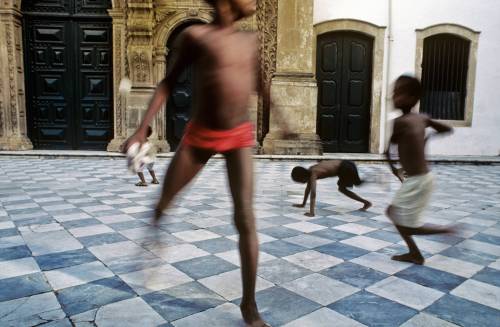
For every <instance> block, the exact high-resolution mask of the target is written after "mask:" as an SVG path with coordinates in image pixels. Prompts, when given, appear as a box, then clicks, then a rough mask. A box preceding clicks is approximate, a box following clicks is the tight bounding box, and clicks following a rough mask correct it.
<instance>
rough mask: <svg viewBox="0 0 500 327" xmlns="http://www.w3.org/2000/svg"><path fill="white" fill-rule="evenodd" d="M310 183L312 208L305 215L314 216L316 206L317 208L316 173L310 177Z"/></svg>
mask: <svg viewBox="0 0 500 327" xmlns="http://www.w3.org/2000/svg"><path fill="white" fill-rule="evenodd" d="M308 185H310V186H311V199H310V204H309V205H310V208H309V212H307V213H306V214H305V215H306V216H308V217H314V216H315V215H316V213H315V208H316V175H314V173H313V174H311V178H309V183H308Z"/></svg>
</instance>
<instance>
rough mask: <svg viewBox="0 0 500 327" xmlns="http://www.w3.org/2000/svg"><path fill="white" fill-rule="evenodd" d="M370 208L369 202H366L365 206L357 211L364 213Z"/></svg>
mask: <svg viewBox="0 0 500 327" xmlns="http://www.w3.org/2000/svg"><path fill="white" fill-rule="evenodd" d="M371 206H372V203H371V202H369V201H367V202H366V203H365V205H364V206H363V208H361V209H359V210H360V211H366V210H368V209H370V208H371Z"/></svg>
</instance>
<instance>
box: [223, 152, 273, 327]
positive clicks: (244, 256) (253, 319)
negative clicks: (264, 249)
mask: <svg viewBox="0 0 500 327" xmlns="http://www.w3.org/2000/svg"><path fill="white" fill-rule="evenodd" d="M225 156H226V163H227V171H228V176H229V186H230V188H231V194H232V197H233V202H234V222H235V225H236V228H237V230H238V232H239V234H240V242H239V248H240V257H241V259H240V260H241V276H242V280H243V298H242V300H241V305H240V308H241V313H242V315H243V319H244V320H245V322H246V323H247V324H248V325H249V326H252V327H254V326H259V327H260V326H267V325H266V324H265V323H264V321H263V320H262V319H261V317H260V314H259V312H258V309H257V304H256V303H255V281H256V278H257V263H258V256H259V244H258V240H257V231H256V227H255V217H254V214H253V162H252V150H251V149H250V148H244V149H238V150H235V151H231V152H229V153H226V154H225Z"/></svg>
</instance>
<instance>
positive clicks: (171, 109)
mask: <svg viewBox="0 0 500 327" xmlns="http://www.w3.org/2000/svg"><path fill="white" fill-rule="evenodd" d="M196 24H201V22H199V21H189V22H185V23H184V24H182V25H179V26H178V27H177V28H176V29H175V30H174V31H173V32H172V34H170V37H169V38H168V40H167V44H166V48H167V49H168V54H167V67H166V70H167V74H168V72H169V71H170V70H171V69H172V65H173V64H174V63H175V61H176V57H177V56H179V55H180V53H179V51H180V49H179V48H178V43H177V41H178V38H179V35H180V34H181V33H182V32H183V31H184V30H185V29H186V28H188V27H190V26H192V25H196ZM195 77H196V74H195V67H194V65H193V64H191V65H189V66H188V67H186V69H185V70H184V71H183V72H182V73H181V74H180V75H179V77H178V78H177V81H176V84H175V85H174V87H173V89H172V90H170V91H171V92H170V97H169V99H168V102H167V105H166V110H165V114H166V118H165V119H166V120H165V122H166V137H167V142H168V143H169V146H170V149H172V150H175V149H176V148H177V146H178V145H179V143H180V141H181V139H182V135H183V134H184V129H185V128H186V125H187V123H188V121H189V119H190V118H191V111H192V109H193V98H194V97H195V96H196V94H195V90H194V83H195Z"/></svg>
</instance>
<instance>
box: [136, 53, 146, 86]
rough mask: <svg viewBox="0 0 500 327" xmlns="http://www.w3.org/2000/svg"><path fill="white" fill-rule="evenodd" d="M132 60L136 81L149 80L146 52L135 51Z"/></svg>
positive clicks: (143, 81)
mask: <svg viewBox="0 0 500 327" xmlns="http://www.w3.org/2000/svg"><path fill="white" fill-rule="evenodd" d="M132 60H133V66H134V71H135V77H136V81H137V82H139V83H145V82H146V81H147V80H148V75H149V62H148V56H147V54H146V52H144V51H141V52H134V55H133V59H132Z"/></svg>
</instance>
